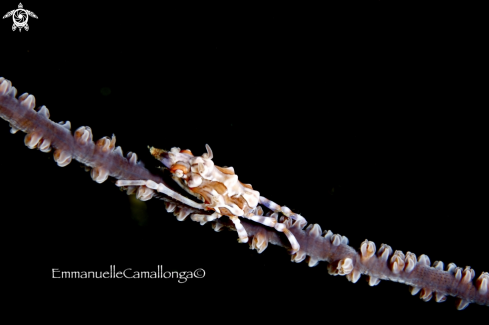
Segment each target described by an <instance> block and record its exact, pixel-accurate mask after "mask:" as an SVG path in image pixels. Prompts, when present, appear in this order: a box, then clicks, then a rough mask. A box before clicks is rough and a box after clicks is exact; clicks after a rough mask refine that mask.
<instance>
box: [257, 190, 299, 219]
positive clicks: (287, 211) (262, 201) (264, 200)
mask: <svg viewBox="0 0 489 325" xmlns="http://www.w3.org/2000/svg"><path fill="white" fill-rule="evenodd" d="M260 204H263V205H264V206H266V207H267V208H269V209H270V210H272V211H273V212H282V213H283V214H284V215H285V216H287V217H289V218H292V219H294V220H300V221H302V222H306V219H305V218H304V217H303V216H301V215H300V214H297V213H294V212H292V211H291V210H290V209H289V208H287V207H286V206H280V205H278V204H277V203H275V202H273V201H271V200H269V199H267V198H266V197H264V196H260Z"/></svg>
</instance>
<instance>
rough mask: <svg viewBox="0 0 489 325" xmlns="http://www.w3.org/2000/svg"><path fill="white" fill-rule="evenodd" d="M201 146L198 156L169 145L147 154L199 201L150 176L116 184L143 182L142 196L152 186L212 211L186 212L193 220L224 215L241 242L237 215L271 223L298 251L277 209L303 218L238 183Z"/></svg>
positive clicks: (244, 238) (245, 237)
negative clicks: (264, 211) (264, 209)
mask: <svg viewBox="0 0 489 325" xmlns="http://www.w3.org/2000/svg"><path fill="white" fill-rule="evenodd" d="M205 147H206V150H207V152H206V153H204V154H203V155H202V156H194V155H193V154H192V152H191V151H190V150H188V149H187V150H180V148H172V149H171V150H170V151H165V150H162V149H156V148H154V147H151V148H150V152H151V154H152V155H153V156H154V157H155V158H156V159H157V160H159V161H160V162H161V163H162V164H163V165H164V166H165V167H166V168H167V169H168V170H169V171H170V173H171V174H172V178H173V179H174V180H175V182H176V183H177V184H178V185H180V187H182V188H183V189H184V190H185V191H186V192H187V193H189V194H191V195H192V196H194V197H196V198H197V199H199V200H201V201H202V202H203V203H197V202H195V201H193V200H191V199H189V198H187V197H185V196H183V195H181V194H180V193H178V192H175V191H174V190H172V189H170V188H169V187H167V186H166V185H165V184H163V183H156V182H154V181H152V180H118V181H117V182H116V185H117V186H120V187H122V186H145V187H146V188H147V189H148V190H149V191H148V190H146V191H143V193H144V194H142V195H141V196H140V199H142V200H149V199H150V198H151V197H152V191H151V190H155V191H157V192H159V193H164V194H166V195H168V196H170V197H172V198H173V199H176V200H178V201H180V202H182V203H184V204H186V205H189V206H191V207H194V208H197V209H201V210H210V211H214V213H212V214H211V215H207V214H191V215H190V217H191V219H192V220H193V221H197V222H200V224H201V225H203V224H205V223H207V222H209V221H213V220H216V219H218V218H221V217H222V216H227V217H229V219H230V220H231V221H232V222H233V224H234V226H235V228H236V230H237V232H238V237H239V238H238V241H239V242H242V243H246V242H248V234H247V233H246V230H245V228H244V227H243V226H242V224H241V222H240V221H239V218H245V219H249V220H252V221H254V222H257V223H260V224H263V225H265V226H268V227H272V228H274V229H276V230H277V231H279V232H283V233H284V235H285V236H287V239H288V241H289V242H290V246H291V251H292V253H296V252H298V251H299V249H300V245H299V243H298V241H297V239H296V238H295V236H294V235H293V234H292V233H291V232H290V231H289V229H288V228H287V226H286V225H285V224H284V223H281V222H278V220H277V216H278V213H279V212H281V213H282V214H284V215H285V216H286V217H288V218H291V219H293V220H298V221H299V222H305V219H304V218H303V217H302V216H301V215H299V214H296V213H293V212H292V211H291V210H290V209H289V208H287V207H285V206H280V205H278V204H276V203H275V202H273V201H270V200H269V199H267V198H265V197H263V196H260V193H259V192H258V191H255V190H254V189H253V187H252V186H251V185H250V184H243V183H241V182H240V181H239V180H238V176H237V175H236V174H235V172H234V168H233V167H219V166H216V165H214V162H213V161H212V159H213V157H214V155H213V153H212V150H211V148H210V146H209V145H207V144H206V146H205ZM259 204H261V205H263V206H265V207H267V208H268V209H270V210H271V211H273V212H274V213H273V214H272V215H271V216H262V215H261V212H262V209H261V207H260V206H259Z"/></svg>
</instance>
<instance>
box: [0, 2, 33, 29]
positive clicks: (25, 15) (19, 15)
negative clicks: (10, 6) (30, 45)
mask: <svg viewBox="0 0 489 325" xmlns="http://www.w3.org/2000/svg"><path fill="white" fill-rule="evenodd" d="M10 16H12V19H13V20H14V24H13V25H12V30H13V31H15V29H17V28H18V29H19V32H21V31H22V28H25V30H29V25H27V21H28V20H29V16H31V17H34V18H37V16H36V14H35V13H33V12H32V11H29V10H25V9H23V6H22V3H19V8H18V9H14V10H12V11H9V12H7V14H6V15H5V16H3V18H4V19H5V18H7V17H10Z"/></svg>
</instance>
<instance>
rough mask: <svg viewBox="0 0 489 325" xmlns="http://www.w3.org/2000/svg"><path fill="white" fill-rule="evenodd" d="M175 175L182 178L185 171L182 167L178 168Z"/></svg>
mask: <svg viewBox="0 0 489 325" xmlns="http://www.w3.org/2000/svg"><path fill="white" fill-rule="evenodd" d="M173 175H175V176H176V177H178V178H181V177H182V176H183V171H182V170H181V169H177V170H176V171H175V172H174V173H173Z"/></svg>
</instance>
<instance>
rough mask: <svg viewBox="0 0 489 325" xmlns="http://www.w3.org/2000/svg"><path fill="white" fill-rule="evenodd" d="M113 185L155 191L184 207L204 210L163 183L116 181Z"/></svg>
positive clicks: (203, 206) (203, 207)
mask: <svg viewBox="0 0 489 325" xmlns="http://www.w3.org/2000/svg"><path fill="white" fill-rule="evenodd" d="M115 185H117V186H142V185H144V186H146V187H148V188H150V189H152V190H156V191H157V192H159V193H163V194H166V195H168V196H169V197H171V198H173V199H175V200H178V201H180V202H182V203H184V204H186V205H189V206H191V207H192V208H196V209H201V210H205V205H204V204H202V203H196V202H194V201H192V200H190V199H189V198H186V197H185V196H183V195H181V194H180V193H177V192H175V191H173V190H172V189H170V188H168V187H167V186H166V185H165V184H163V183H156V182H154V181H152V180H146V181H143V180H118V181H117V182H116V183H115Z"/></svg>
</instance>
